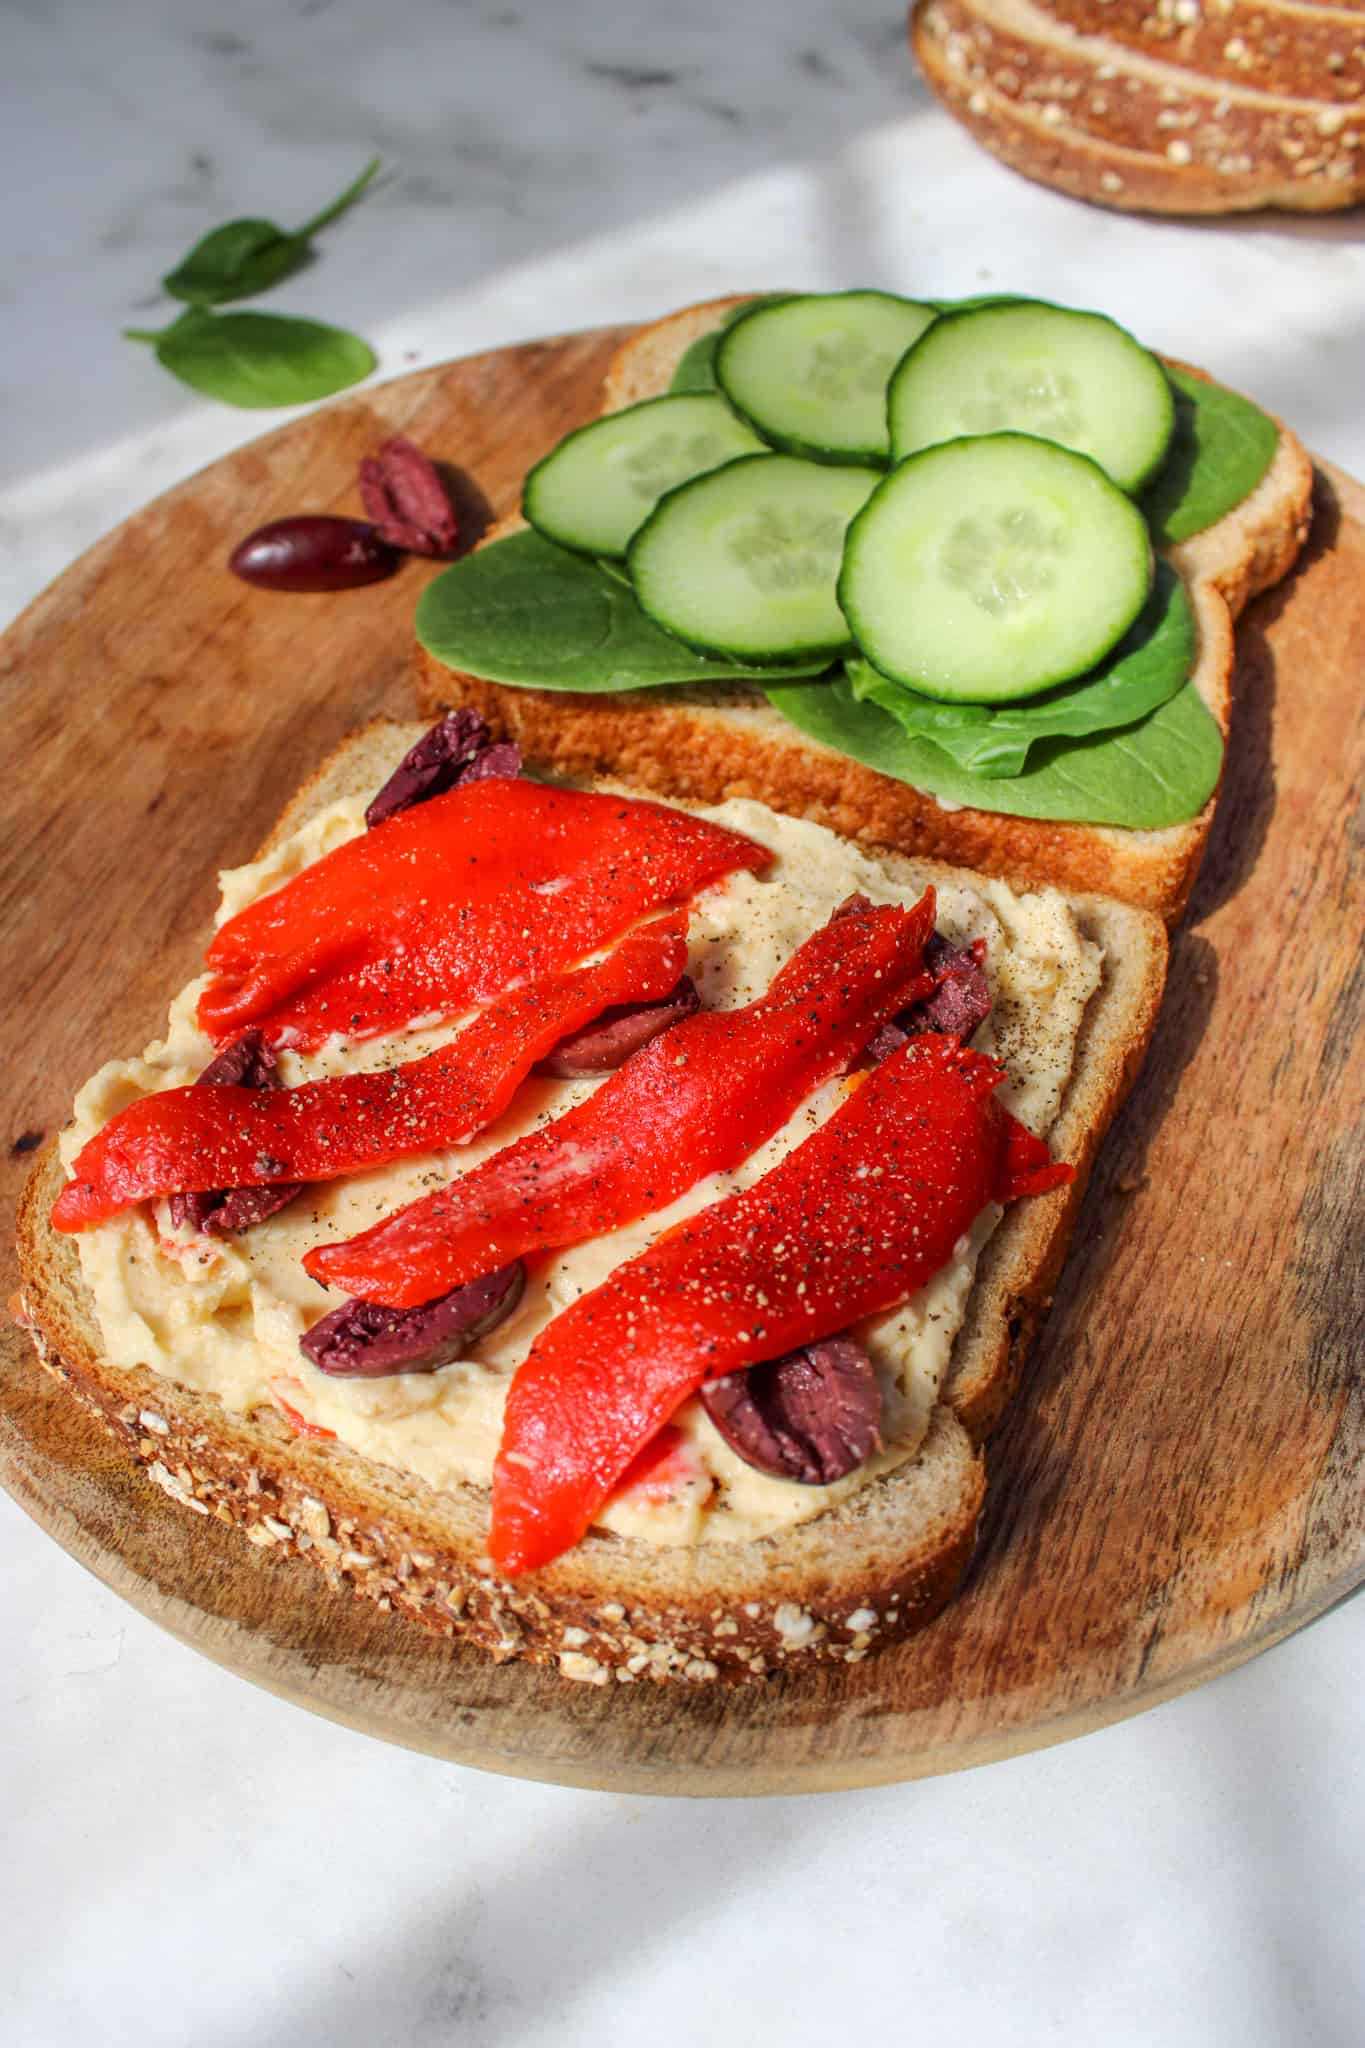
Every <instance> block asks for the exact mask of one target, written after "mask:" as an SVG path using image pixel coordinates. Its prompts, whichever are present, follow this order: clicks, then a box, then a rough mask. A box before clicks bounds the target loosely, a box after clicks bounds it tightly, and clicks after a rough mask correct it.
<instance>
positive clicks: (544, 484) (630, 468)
mask: <svg viewBox="0 0 1365 2048" xmlns="http://www.w3.org/2000/svg"><path fill="white" fill-rule="evenodd" d="M763 447H764V443H763V442H762V441H760V440H759V439H758V437H757V435H756V434H754V433H752V432H751V431H750V429H749V428H748V427H747V426H746V425H745V424H744V421H743V420H741V419H739V418H737V416H736V415H735V414H734V413H733V412H732V411H731V409H730V407H729V406H728V405H727V404H726V403H725V400H724V399H723V398H721V397H720V396H719V395H718V394H717V393H715V392H698V393H694V394H684V393H678V394H670V395H669V396H667V397H665V398H647V399H646V400H645V401H644V403H643V404H641V405H631V406H627V407H626V408H625V410H624V411H622V412H612V413H608V414H607V415H606V416H605V418H603V419H600V420H594V421H593V422H592V423H591V425H590V426H586V427H579V428H578V430H577V432H576V433H572V434H568V435H566V436H565V438H564V440H562V441H561V442H560V444H559V446H558V447H557V448H555V449H552V450H551V452H550V453H549V454H548V455H547V456H546V457H545V459H544V461H543V462H538V463H537V464H536V466H535V468H534V469H533V470H532V471H531V473H530V475H529V476H528V477H527V479H526V484H525V488H524V490H523V492H522V500H521V504H522V510H523V512H524V513H525V514H526V517H527V519H528V520H529V521H530V522H531V524H532V526H534V527H535V528H536V530H537V532H539V533H543V534H544V535H545V537H546V539H547V540H553V541H558V543H559V545H560V546H561V547H565V548H574V549H576V550H577V551H578V552H579V553H580V554H584V555H617V556H619V555H624V554H625V551H626V548H627V546H628V545H629V542H630V537H631V535H632V534H633V533H634V532H635V530H636V528H637V527H639V526H641V525H642V524H643V523H644V521H645V520H646V519H647V518H648V517H649V515H650V513H651V512H652V511H653V509H654V507H655V505H656V504H657V503H658V501H659V499H660V498H661V497H662V496H663V495H664V492H665V491H671V490H672V489H673V488H674V486H675V485H676V484H681V483H686V481H687V479H688V478H689V477H694V476H701V475H703V474H704V473H705V471H707V470H708V469H718V468H719V467H720V465H721V463H723V462H733V461H734V459H735V457H736V456H737V455H752V454H756V453H758V452H759V451H761V450H762V449H763Z"/></svg>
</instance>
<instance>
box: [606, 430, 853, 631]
mask: <svg viewBox="0 0 1365 2048" xmlns="http://www.w3.org/2000/svg"><path fill="white" fill-rule="evenodd" d="M880 481H881V477H880V473H879V472H878V471H877V470H873V469H852V468H842V467H841V468H837V469H833V468H823V467H821V465H820V464H818V463H814V462H802V461H801V460H800V458H799V457H797V456H795V455H746V456H741V457H740V459H739V460H738V461H737V462H729V463H727V464H726V465H725V467H724V469H717V470H713V471H712V473H711V475H710V476H701V477H696V478H694V480H693V481H692V482H691V483H687V484H680V485H679V487H678V489H677V490H675V491H670V492H669V494H668V496H667V497H666V498H664V499H662V500H661V501H660V503H659V504H658V505H657V506H656V508H655V510H654V511H653V512H652V513H651V514H650V516H649V518H648V519H647V520H646V522H645V524H644V525H643V526H642V527H641V529H640V531H639V532H638V533H637V534H636V536H635V538H634V540H633V541H632V542H631V544H630V556H629V561H630V573H631V577H632V580H633V581H634V584H635V594H636V596H637V597H638V599H639V600H640V604H641V606H642V608H643V609H644V611H645V612H646V613H647V614H648V615H649V617H650V618H652V619H653V620H654V621H655V623H656V624H657V625H660V626H663V627H665V628H666V630H667V631H668V632H670V633H674V634H676V635H677V637H678V638H679V639H680V640H684V641H686V643H687V645H688V646H689V647H697V648H700V649H701V650H702V651H703V652H704V653H707V654H719V655H729V656H736V657H739V658H740V659H742V660H744V661H745V662H749V663H756V664H761V663H767V662H777V661H788V660H792V659H798V658H799V659H803V660H804V659H805V658H806V657H807V656H814V655H826V656H828V657H829V658H830V659H833V657H834V656H835V655H836V654H840V653H843V652H846V651H847V650H848V649H849V648H850V647H851V646H852V644H853V643H852V640H851V638H850V635H849V630H848V623H847V621H846V620H845V618H844V615H843V613H842V612H841V611H840V609H839V600H838V597H837V595H836V591H835V585H836V583H837V581H838V577H839V563H840V560H841V558H842V555H843V550H844V535H845V532H846V531H847V528H848V523H849V521H850V519H852V518H853V516H854V514H855V513H856V512H857V511H859V510H860V508H861V507H862V505H863V504H864V503H865V501H866V499H867V496H868V493H869V492H870V491H871V490H872V489H873V487H874V485H876V484H877V483H879V482H880Z"/></svg>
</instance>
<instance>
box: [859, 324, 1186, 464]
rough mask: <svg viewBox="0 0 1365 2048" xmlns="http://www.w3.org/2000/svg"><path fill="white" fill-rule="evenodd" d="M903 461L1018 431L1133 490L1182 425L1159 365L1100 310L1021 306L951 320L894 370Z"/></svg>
mask: <svg viewBox="0 0 1365 2048" xmlns="http://www.w3.org/2000/svg"><path fill="white" fill-rule="evenodd" d="M887 418H888V421H889V423H890V429H891V452H892V455H893V457H894V459H895V460H896V461H899V460H900V459H901V458H902V457H903V456H906V455H913V454H914V453H916V451H917V450H919V449H921V448H932V447H934V446H936V445H937V444H938V443H939V442H941V441H952V440H956V439H957V438H958V436H959V435H962V434H995V433H1001V432H1005V431H1007V430H1010V429H1013V430H1015V431H1016V432H1018V433H1021V434H1037V435H1041V436H1042V438H1043V439H1044V440H1048V441H1056V442H1057V443H1058V444H1059V445H1060V446H1061V447H1063V448H1074V449H1075V450H1076V452H1077V453H1078V454H1080V455H1088V456H1090V457H1091V459H1092V460H1093V461H1095V462H1098V463H1099V465H1100V468H1101V469H1103V470H1105V471H1107V472H1108V474H1109V475H1110V476H1111V477H1112V478H1113V480H1114V482H1115V483H1116V484H1117V485H1118V486H1119V488H1120V489H1121V490H1125V491H1136V490H1138V489H1139V488H1140V487H1141V485H1143V484H1144V483H1145V482H1146V481H1147V479H1148V478H1149V477H1151V476H1154V475H1155V474H1156V472H1157V470H1158V469H1160V467H1161V464H1162V462H1163V460H1164V459H1165V455H1166V449H1167V447H1168V445H1169V443H1170V439H1171V434H1172V431H1173V429H1174V427H1175V406H1174V401H1173V399H1172V397H1171V387H1170V385H1169V383H1168V382H1167V380H1166V374H1165V372H1164V371H1163V369H1162V367H1161V365H1160V363H1159V362H1158V361H1157V359H1156V357H1155V356H1153V355H1151V354H1149V353H1148V351H1147V350H1146V349H1145V348H1143V347H1142V345H1141V343H1140V342H1137V341H1134V339H1133V337H1132V335H1131V334H1129V333H1128V332H1127V330H1126V329H1125V328H1122V327H1120V326H1118V325H1117V323H1116V322H1115V321H1113V320H1107V319H1106V318H1105V317H1104V315H1103V314H1102V313H1073V312H1069V311H1068V310H1067V309H1066V308H1065V307H1062V306H1047V305H1043V304H1041V303H1039V302H1038V301H1036V300H1035V301H1028V300H1020V301H1018V302H1017V303H1016V304H1014V305H997V306H981V307H977V308H974V309H970V310H967V311H964V312H960V313H945V314H944V315H943V316H942V317H941V318H940V319H938V320H937V321H935V323H934V325H933V326H932V327H931V328H930V329H929V330H928V331H927V332H926V333H925V335H924V337H923V339H922V340H920V341H918V342H916V344H915V346H914V347H913V348H912V349H911V350H910V352H909V354H908V355H907V356H906V357H905V359H904V361H903V362H902V363H900V365H899V366H898V367H897V370H896V373H895V375H894V376H893V377H892V379H891V384H890V389H889V391H888V393H887Z"/></svg>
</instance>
